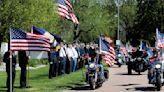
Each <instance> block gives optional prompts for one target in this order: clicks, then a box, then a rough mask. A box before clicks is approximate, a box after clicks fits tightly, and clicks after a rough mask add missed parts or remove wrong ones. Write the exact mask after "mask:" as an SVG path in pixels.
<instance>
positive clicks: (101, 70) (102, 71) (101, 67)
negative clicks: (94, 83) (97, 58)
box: [99, 64, 104, 80]
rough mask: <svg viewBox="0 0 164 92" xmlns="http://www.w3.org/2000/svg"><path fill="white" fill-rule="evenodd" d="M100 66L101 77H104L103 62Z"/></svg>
mask: <svg viewBox="0 0 164 92" xmlns="http://www.w3.org/2000/svg"><path fill="white" fill-rule="evenodd" d="M99 67H100V79H102V80H103V79H104V68H103V65H102V64H99Z"/></svg>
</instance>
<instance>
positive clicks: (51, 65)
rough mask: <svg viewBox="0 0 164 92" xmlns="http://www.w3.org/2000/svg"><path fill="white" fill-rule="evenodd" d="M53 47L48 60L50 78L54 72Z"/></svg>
mask: <svg viewBox="0 0 164 92" xmlns="http://www.w3.org/2000/svg"><path fill="white" fill-rule="evenodd" d="M53 55H54V54H53V49H52V48H51V50H50V51H49V52H48V61H49V79H52V78H53V76H52V75H53V72H54V70H53V69H54V64H53V63H54V58H53Z"/></svg>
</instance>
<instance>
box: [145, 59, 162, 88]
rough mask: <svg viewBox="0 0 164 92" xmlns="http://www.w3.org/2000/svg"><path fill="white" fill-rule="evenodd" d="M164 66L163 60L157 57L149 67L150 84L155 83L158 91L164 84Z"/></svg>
mask: <svg viewBox="0 0 164 92" xmlns="http://www.w3.org/2000/svg"><path fill="white" fill-rule="evenodd" d="M155 59H156V58H155ZM163 68H164V67H163V64H162V62H161V61H160V60H159V59H156V60H155V61H154V62H153V63H152V64H150V66H149V69H148V79H149V84H153V85H155V87H156V88H157V91H160V90H161V86H162V85H163V84H164V70H163Z"/></svg>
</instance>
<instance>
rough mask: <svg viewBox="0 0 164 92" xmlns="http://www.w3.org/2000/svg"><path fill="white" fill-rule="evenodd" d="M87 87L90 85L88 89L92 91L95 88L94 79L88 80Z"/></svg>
mask: <svg viewBox="0 0 164 92" xmlns="http://www.w3.org/2000/svg"><path fill="white" fill-rule="evenodd" d="M89 85H90V88H91V89H92V90H94V89H95V88H96V83H95V79H94V78H93V77H91V78H90V80H89Z"/></svg>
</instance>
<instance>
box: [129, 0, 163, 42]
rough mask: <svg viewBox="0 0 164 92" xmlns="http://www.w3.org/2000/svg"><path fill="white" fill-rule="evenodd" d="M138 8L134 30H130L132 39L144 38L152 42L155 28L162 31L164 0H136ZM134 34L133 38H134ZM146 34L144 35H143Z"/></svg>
mask: <svg viewBox="0 0 164 92" xmlns="http://www.w3.org/2000/svg"><path fill="white" fill-rule="evenodd" d="M137 1H138V5H137V7H138V10H137V13H136V14H137V17H136V21H135V23H136V24H135V26H134V30H133V31H132V32H131V36H132V38H133V39H136V38H137V39H145V40H148V41H150V43H151V44H154V40H155V39H154V36H155V30H156V28H159V30H160V31H162V32H164V27H163V26H164V18H163V15H164V1H163V0H137ZM134 35H135V38H134ZM145 35H146V36H145Z"/></svg>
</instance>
